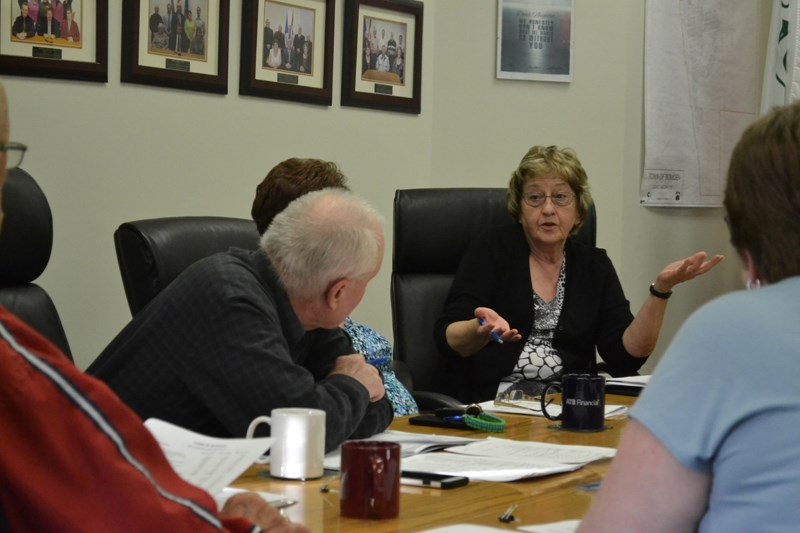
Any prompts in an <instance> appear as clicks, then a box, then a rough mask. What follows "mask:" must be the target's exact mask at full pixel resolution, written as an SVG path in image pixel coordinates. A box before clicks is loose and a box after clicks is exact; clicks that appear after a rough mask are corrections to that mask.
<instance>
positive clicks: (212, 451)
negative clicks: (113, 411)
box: [144, 418, 275, 496]
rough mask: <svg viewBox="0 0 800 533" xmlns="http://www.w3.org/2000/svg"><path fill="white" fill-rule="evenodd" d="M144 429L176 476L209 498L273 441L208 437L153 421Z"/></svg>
mask: <svg viewBox="0 0 800 533" xmlns="http://www.w3.org/2000/svg"><path fill="white" fill-rule="evenodd" d="M144 425H145V427H146V428H147V429H149V430H150V433H152V434H153V437H155V439H156V441H158V444H159V445H160V446H161V449H162V450H163V451H164V455H166V456H167V460H168V461H169V464H170V465H171V466H172V468H173V469H174V470H175V472H177V473H178V475H179V476H181V477H182V478H183V479H185V480H186V481H188V482H189V483H191V484H192V485H196V486H198V487H200V488H201V489H204V490H205V491H206V492H208V493H209V494H211V495H212V496H215V495H217V494H219V493H220V492H221V491H222V489H223V488H225V487H226V486H228V485H229V484H230V483H232V482H233V480H235V479H236V478H237V477H239V475H241V473H242V472H244V471H245V470H247V469H248V468H249V467H250V466H251V465H252V464H253V463H254V462H255V460H256V458H257V457H259V456H260V455H261V454H263V453H265V452H266V451H267V450H269V448H270V446H272V443H273V442H274V441H275V439H273V438H271V437H259V438H256V439H221V438H217V437H208V436H206V435H201V434H200V433H195V432H194V431H189V430H188V429H184V428H182V427H180V426H176V425H174V424H170V423H169V422H164V421H163V420H158V419H156V418H148V419H147V421H145V423H144Z"/></svg>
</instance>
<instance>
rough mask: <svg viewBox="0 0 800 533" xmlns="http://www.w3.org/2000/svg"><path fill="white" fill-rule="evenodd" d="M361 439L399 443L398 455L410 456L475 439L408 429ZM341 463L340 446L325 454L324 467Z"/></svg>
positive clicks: (332, 466)
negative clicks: (415, 431)
mask: <svg viewBox="0 0 800 533" xmlns="http://www.w3.org/2000/svg"><path fill="white" fill-rule="evenodd" d="M363 440H377V441H385V442H397V443H399V444H400V455H401V456H402V457H410V456H412V455H417V454H420V453H428V452H432V451H436V450H442V449H445V448H447V447H449V446H460V445H463V444H469V443H470V442H474V441H476V440H477V439H469V438H464V437H454V436H452V435H435V434H423V433H411V432H409V431H394V430H389V431H384V432H383V433H378V434H376V435H373V436H371V437H369V438H368V439H363ZM340 464H341V453H340V448H336V449H335V450H333V451H332V452H329V453H328V454H327V455H325V461H324V462H323V465H324V466H325V468H329V469H331V470H339V466H340Z"/></svg>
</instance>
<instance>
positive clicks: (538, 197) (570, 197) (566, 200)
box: [522, 192, 575, 207]
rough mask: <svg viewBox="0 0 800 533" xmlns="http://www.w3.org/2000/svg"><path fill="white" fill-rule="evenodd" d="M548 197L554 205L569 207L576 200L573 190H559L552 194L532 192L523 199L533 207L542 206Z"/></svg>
mask: <svg viewBox="0 0 800 533" xmlns="http://www.w3.org/2000/svg"><path fill="white" fill-rule="evenodd" d="M548 198H550V200H551V201H552V202H553V205H556V206H558V207H567V206H568V205H571V204H572V202H573V201H574V200H575V195H574V194H572V193H571V192H557V193H555V194H551V195H547V194H539V193H532V194H526V195H524V196H523V197H522V200H523V201H524V202H525V203H526V204H528V205H529V206H531V207H542V206H543V205H544V203H545V201H547V199H548Z"/></svg>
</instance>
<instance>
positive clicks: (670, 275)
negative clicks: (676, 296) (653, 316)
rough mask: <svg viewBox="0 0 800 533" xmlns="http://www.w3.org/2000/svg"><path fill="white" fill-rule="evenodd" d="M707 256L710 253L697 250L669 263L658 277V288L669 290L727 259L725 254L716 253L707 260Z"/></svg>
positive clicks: (663, 290) (662, 290) (659, 289)
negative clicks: (690, 254)
mask: <svg viewBox="0 0 800 533" xmlns="http://www.w3.org/2000/svg"><path fill="white" fill-rule="evenodd" d="M706 257H708V255H707V254H706V253H705V252H697V253H696V254H694V255H692V256H689V257H687V258H686V259H681V260H680V261H675V262H674V263H670V264H668V265H667V266H665V267H664V268H663V270H661V273H660V274H659V275H658V277H656V281H655V288H656V290H657V291H660V292H669V291H671V290H672V288H673V287H674V286H675V285H678V284H679V283H683V282H684V281H689V280H690V279H694V278H696V277H697V276H701V275H703V274H705V273H706V272H708V271H709V270H711V269H712V268H714V267H715V266H717V265H718V264H719V263H721V262H722V260H723V259H725V256H723V255H715V256H714V257H712V258H711V259H708V260H706Z"/></svg>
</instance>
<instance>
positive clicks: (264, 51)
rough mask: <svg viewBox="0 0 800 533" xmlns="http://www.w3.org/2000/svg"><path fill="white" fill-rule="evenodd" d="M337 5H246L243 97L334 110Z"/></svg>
mask: <svg viewBox="0 0 800 533" xmlns="http://www.w3.org/2000/svg"><path fill="white" fill-rule="evenodd" d="M335 4H336V2H335V0H282V1H275V0H254V1H252V2H245V4H244V5H243V7H242V51H241V65H240V70H239V94H242V95H249V96H261V97H265V98H277V99H281V100H292V101H297V102H304V103H310V104H319V105H330V104H331V93H332V91H331V89H332V87H331V85H332V79H333V70H332V67H333V31H334V30H333V28H334V26H333V24H334V18H335V8H336V5H335Z"/></svg>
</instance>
